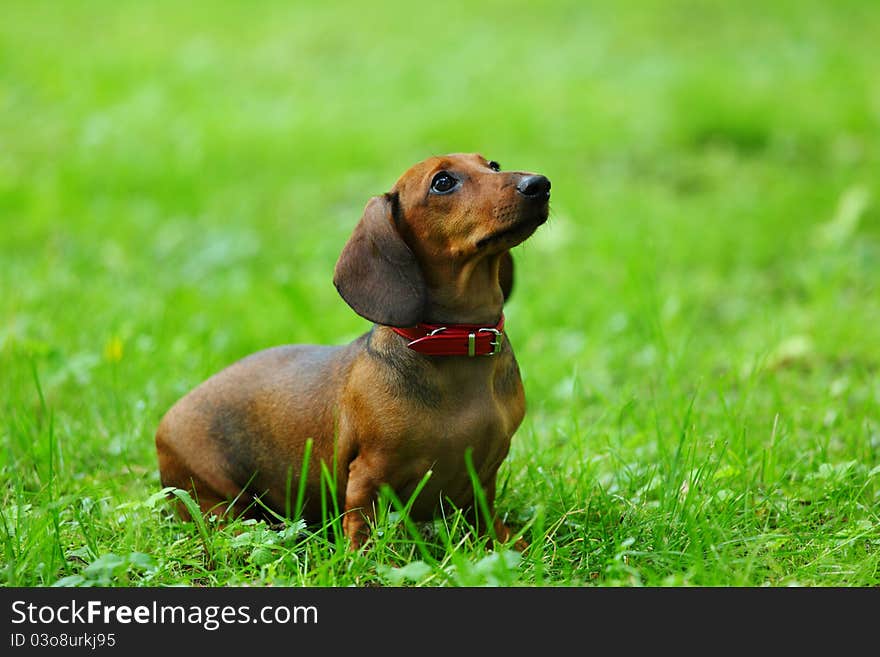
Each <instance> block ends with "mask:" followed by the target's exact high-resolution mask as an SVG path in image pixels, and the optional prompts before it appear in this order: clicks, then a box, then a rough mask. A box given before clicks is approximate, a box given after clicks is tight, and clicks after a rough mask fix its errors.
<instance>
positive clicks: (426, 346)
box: [390, 314, 504, 356]
mask: <svg viewBox="0 0 880 657" xmlns="http://www.w3.org/2000/svg"><path fill="white" fill-rule="evenodd" d="M390 328H391V330H392V331H394V332H395V333H397V334H398V335H401V336H403V337H404V338H406V339H407V340H409V342H408V343H407V345H406V346H407V347H409V348H410V349H412V350H413V351H417V352H419V353H420V354H426V355H428V356H494V355H495V354H497V353H498V352H499V351H501V344H502V342H503V340H504V333H503V332H502V331H503V329H504V315H503V314H502V315H501V319H499V320H498V323H497V324H496V325H495V326H483V325H482V324H446V325H443V324H416V325H415V326H413V327H412V328H397V327H395V326H392V327H390Z"/></svg>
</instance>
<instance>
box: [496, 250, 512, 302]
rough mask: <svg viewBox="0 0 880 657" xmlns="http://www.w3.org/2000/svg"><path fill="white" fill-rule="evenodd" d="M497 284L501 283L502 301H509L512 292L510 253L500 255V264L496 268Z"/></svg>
mask: <svg viewBox="0 0 880 657" xmlns="http://www.w3.org/2000/svg"><path fill="white" fill-rule="evenodd" d="M498 282H499V283H501V291H502V292H503V293H504V301H505V303H506V302H507V300H508V299H510V293H511V292H513V256H512V255H510V251H505V252H504V253H502V254H501V264H500V265H499V266H498Z"/></svg>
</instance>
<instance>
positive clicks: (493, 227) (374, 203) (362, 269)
mask: <svg viewBox="0 0 880 657" xmlns="http://www.w3.org/2000/svg"><path fill="white" fill-rule="evenodd" d="M549 200H550V181H549V180H548V179H547V178H546V177H544V176H541V175H537V174H533V173H525V172H521V171H501V167H500V166H499V165H498V163H496V162H491V161H489V160H486V159H485V158H484V157H483V156H481V155H477V154H455V155H446V156H443V157H432V158H429V159H427V160H425V161H423V162H419V163H418V164H416V165H415V166H413V167H411V168H410V169H409V170H408V171H407V172H406V173H404V174H403V175H402V176H401V177H400V179H398V181H397V182H396V183H395V185H394V187H393V188H392V189H391V191H390V192H388V193H387V194H384V195H382V196H377V197H374V198H372V199H370V201H369V202H368V203H367V207H366V208H365V210H364V215H363V217H362V218H361V220H360V222H359V223H358V224H357V226H356V227H355V229H354V232H353V233H352V236H351V238H350V239H349V240H348V243H347V244H346V245H345V247H344V248H343V250H342V253H341V254H340V256H339V260H338V261H337V263H336V270H335V273H334V277H333V283H334V285H335V286H336V289H337V290H338V291H339V294H340V295H342V298H343V299H345V301H346V302H347V303H348V304H349V305H350V306H351V307H352V308H353V309H354V310H355V312H357V313H358V314H359V315H361V316H363V317H365V318H367V319H369V320H371V321H373V322H376V323H378V324H385V325H387V326H412V325H414V324H416V323H418V322H421V321H450V317H439V316H432V314H433V315H436V314H437V313H440V314H441V315H442V314H444V313H445V314H447V315H456V314H457V313H456V312H455V310H456V308H458V307H459V306H461V307H467V310H469V311H470V310H472V309H473V308H474V307H476V306H479V305H481V304H482V305H486V304H489V305H492V304H493V303H494V304H495V305H498V306H499V308H500V303H501V302H502V301H503V299H506V298H507V297H508V296H509V295H510V291H511V289H512V286H513V260H512V258H511V256H510V253H509V250H510V249H511V248H513V247H514V246H516V245H517V244H519V243H521V242H523V241H524V240H526V239H527V238H528V237H529V236H531V235H532V233H534V232H535V230H536V229H537V228H538V226H540V225H541V224H543V223H544V222H545V221H546V220H547V212H548V205H549ZM453 319H454V318H453Z"/></svg>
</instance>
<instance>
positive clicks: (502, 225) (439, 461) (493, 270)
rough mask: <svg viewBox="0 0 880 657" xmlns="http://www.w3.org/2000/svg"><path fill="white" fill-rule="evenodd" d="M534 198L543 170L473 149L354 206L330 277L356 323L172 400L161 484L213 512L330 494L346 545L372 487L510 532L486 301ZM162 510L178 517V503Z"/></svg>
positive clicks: (493, 313)
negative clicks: (352, 222) (499, 479)
mask: <svg viewBox="0 0 880 657" xmlns="http://www.w3.org/2000/svg"><path fill="white" fill-rule="evenodd" d="M549 199H550V181H549V180H548V179H547V178H546V177H545V176H542V175H538V174H534V173H525V172H520V171H502V170H501V167H500V166H499V165H498V163H497V162H494V161H489V160H486V159H485V158H484V157H482V156H481V155H478V154H461V153H458V154H452V155H446V156H441V157H431V158H429V159H427V160H424V161H423V162H420V163H418V164H416V165H414V166H413V167H411V168H410V169H409V170H407V171H406V172H405V173H404V174H403V175H402V176H401V177H400V178H399V179H398V180H397V182H396V183H395V184H394V186H393V187H392V188H391V191H390V192H388V193H386V194H383V195H381V196H376V197H374V198H372V199H370V200H369V202H368V203H367V205H366V208H365V209H364V213H363V216H362V217H361V219H360V221H359V222H358V223H357V225H356V226H355V227H354V231H353V233H352V234H351V236H350V238H349V239H348V241H347V243H346V244H345V245H344V247H343V249H342V252H341V254H340V256H339V258H338V260H337V262H336V267H335V270H334V275H333V283H334V285H335V287H336V289H337V291H338V292H339V294H340V296H341V297H342V298H343V300H345V302H346V303H348V305H349V306H350V307H351V308H352V309H353V310H354V311H355V312H356V313H357V314H358V315H360V316H361V317H364V318H365V319H367V320H369V321H371V322H373V326H372V328H371V329H370V330H369V331H368V332H367V333H365V334H364V335H361V336H360V337H359V338H357V339H356V340H354V341H353V342H351V343H350V344H347V345H343V346H324V345H320V346H316V345H287V346H279V347H274V348H270V349H266V350H263V351H260V352H257V353H255V354H253V355H250V356H248V357H246V358H244V359H242V360H240V361H238V362H236V363H234V364H232V365H230V366H229V367H227V368H226V369H224V370H222V371H221V372H219V373H218V374H215V375H214V376H212V377H211V378H209V379H208V380H206V381H205V382H203V383H202V384H200V385H199V386H198V387H196V388H195V389H194V390H192V391H191V392H189V393H188V394H187V395H185V396H184V397H183V398H182V399H180V400H179V401H178V402H177V403H176V404H175V405H174V406H173V407H172V408H171V409H170V410H169V411H168V412H167V413H166V414H165V416H164V417H163V418H162V420H161V422H160V423H159V426H158V429H157V432H156V450H157V455H158V464H159V473H160V478H161V481H162V484H163V486H170V487H175V488H181V489H184V490H187V491H189V492H190V493H191V494H192V496H193V497H194V499H195V500H196V501H197V503H198V505H199V507H200V509H201V511H202V512H203V513H206V514H207V513H214V514H216V515H217V516H218V517H220V518H225V517H227V516H229V517H239V516H244V517H263V516H264V515H265V510H264V509H261V508H260V507H261V506H265V507H268V508H269V509H272V510H273V511H275V512H276V513H279V514H281V513H287V514H290V511H291V502H292V500H291V498H292V497H296V498H297V499H298V501H297V507H298V508H297V511H298V512H299V513H300V515H301V517H303V518H304V519H306V520H308V521H317V520H320V519H321V514H322V512H326V508H327V506H326V505H327V494H328V493H329V494H330V495H332V496H334V497H333V501H334V503H335V504H336V505H337V506H336V508H337V509H339V510H340V512H341V514H342V530H343V533H344V535H345V536H346V537H347V539H348V540H349V545H350V546H351V547H352V548H354V549H357V548H359V547H361V546H363V545H364V543H365V542H366V541H367V540H368V539H369V536H370V525H371V523H372V522H373V520H374V519H375V512H376V503H377V501H378V500H379V495H380V490H381V489H382V487H383V486H388V487H389V488H390V489H391V490H392V491H393V492H394V493H395V494H396V495H397V496H398V499H401V500H409V502H408V507H409V508H408V513H409V516H410V518H411V519H412V520H414V521H422V520H430V519H432V518H434V517H436V513H437V511H438V509H439V508H441V507H442V505H443V504H446V503H451V504H452V505H454V507H455V508H459V509H465V510H467V513H468V514H469V516H468V517H472V518H473V519H474V520H475V524H476V525H477V526H479V524H480V515H481V514H482V515H483V517H484V519H485V518H488V519H489V520H490V522H491V530H489V529H488V527H487V526H486V525H487V523H485V522H484V523H483V527H482V529H481V530H479V531H480V533H481V534H483V533H484V532H487V531H494V537H495V539H496V540H497V541H500V542H502V543H504V542H508V541H510V540H511V538H512V537H513V533H512V531H511V530H510V529H509V528H508V527H507V526H505V525H504V524H503V523H502V522H501V521H500V519H498V518H497V517H496V514H495V508H494V505H495V495H496V476H497V473H498V469H499V466H500V465H501V463H502V461H503V460H504V458H505V457H506V456H507V453H508V451H509V448H510V441H511V437H512V436H513V434H514V432H515V431H516V430H517V427H518V426H519V425H520V423H521V422H522V419H523V417H524V414H525V394H524V391H523V386H522V382H521V379H520V372H519V367H518V365H517V362H516V359H515V358H514V354H513V348H512V347H511V344H510V341H509V340H507V339H506V334H505V332H504V315H503V305H504V301H505V299H506V298H507V297H508V296H509V295H510V292H511V289H512V285H513V260H512V258H511V255H510V249H511V248H513V247H515V246H517V245H518V244H520V243H521V242H523V241H524V240H526V239H527V238H528V237H530V236H531V235H532V234H533V233H534V232H535V230H536V229H537V228H538V227H539V226H540V225H541V224H543V223H544V222H546V221H547V217H548V208H549ZM475 479H476V480H478V482H479V485H480V488H477V487H476V486H475ZM322 488H323V489H324V490H322ZM480 489H481V490H482V495H481V497H482V498H483V501H484V503H483V507H482V509H483V510H482V511H478V510H477V508H478V506H479V504H478V502H480V500H478V499H476V491H478V490H480ZM414 493H417V494H416V495H415V497H414V498H413V495H414ZM322 497H323V498H324V501H323V503H322ZM178 512H179V514H180V515H181V516H182V517H183V518H184V519H188V518H189V514H188V513H187V512H186V509H185V507H183V505H181V504H180V503H179V502H178ZM524 546H525V543H524V541H522V539H520V540H519V541H517V543H516V547H517V548H518V549H523V548H524Z"/></svg>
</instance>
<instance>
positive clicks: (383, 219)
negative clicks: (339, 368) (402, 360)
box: [333, 194, 428, 326]
mask: <svg viewBox="0 0 880 657" xmlns="http://www.w3.org/2000/svg"><path fill="white" fill-rule="evenodd" d="M395 201H396V198H394V197H393V196H392V195H390V194H385V195H384V196H375V197H373V198H371V199H370V201H369V202H368V203H367V207H366V208H365V209H364V216H363V217H361V220H360V221H359V222H358V224H357V226H355V229H354V232H353V233H352V234H351V237H350V238H349V240H348V242H347V243H346V245H345V247H344V248H343V249H342V253H341V254H340V255H339V260H337V261H336V269H335V270H334V272H333V284H334V285H335V286H336V289H337V290H338V291H339V294H340V296H342V298H343V299H345V302H346V303H347V304H348V305H349V306H351V307H352V308H353V309H354V311H355V312H356V313H357V314H358V315H360V316H361V317H365V318H366V319H369V320H370V321H372V322H376V323H377V324H384V325H385V326H413V325H414V324H417V323H418V322H420V321H421V319H422V313H423V310H424V307H425V302H426V299H427V296H428V289H427V286H426V284H425V279H424V276H423V275H422V270H421V268H420V267H419V263H418V261H417V260H416V257H415V255H414V254H413V252H412V251H411V250H410V248H409V247H408V246H407V245H406V243H405V242H404V241H403V238H401V236H400V234H399V233H398V232H397V228H396V227H395V225H394V216H393V212H392V203H394V202H395Z"/></svg>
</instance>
